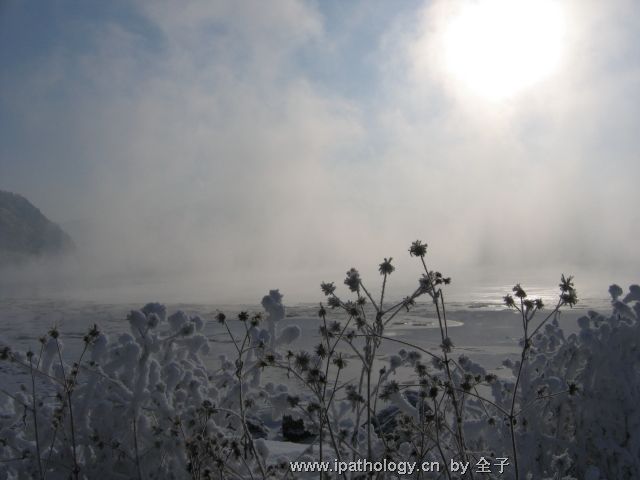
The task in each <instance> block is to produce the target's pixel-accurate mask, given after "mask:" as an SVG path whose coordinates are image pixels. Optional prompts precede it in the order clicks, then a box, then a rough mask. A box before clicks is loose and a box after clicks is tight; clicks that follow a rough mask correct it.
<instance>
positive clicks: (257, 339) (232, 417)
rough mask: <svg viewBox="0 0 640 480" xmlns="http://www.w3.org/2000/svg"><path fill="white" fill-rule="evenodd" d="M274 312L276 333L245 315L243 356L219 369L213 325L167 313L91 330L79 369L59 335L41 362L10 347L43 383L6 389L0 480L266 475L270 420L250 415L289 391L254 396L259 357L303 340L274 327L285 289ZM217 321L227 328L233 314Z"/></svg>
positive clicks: (141, 313) (135, 314) (0, 420)
mask: <svg viewBox="0 0 640 480" xmlns="http://www.w3.org/2000/svg"><path fill="white" fill-rule="evenodd" d="M263 303H264V304H265V308H267V311H268V312H269V316H268V318H267V321H266V323H267V327H266V328H262V327H261V317H260V316H253V317H251V318H249V315H248V314H247V313H246V312H242V313H240V315H239V321H240V322H242V323H243V324H244V325H245V329H244V332H245V333H244V335H242V337H241V338H239V339H236V338H233V336H232V338H233V340H234V343H235V344H236V347H237V348H238V356H237V358H236V359H235V361H234V360H230V359H227V358H224V357H223V358H220V368H219V369H217V370H215V371H213V372H211V371H207V369H206V368H205V366H204V364H203V361H202V356H203V355H206V354H208V353H209V350H210V347H209V342H208V340H207V338H206V337H205V336H204V335H203V334H202V333H201V332H202V328H203V326H204V321H203V320H202V319H201V318H200V317H198V316H195V317H190V316H188V315H186V314H185V313H184V312H181V311H178V312H176V313H174V314H173V315H170V316H167V314H166V310H165V307H164V306H162V305H159V304H148V305H146V306H145V307H143V308H142V309H141V310H137V311H132V312H131V313H130V314H129V316H128V323H129V330H130V332H129V333H122V334H120V335H119V336H116V337H114V338H110V337H108V336H107V335H105V334H104V333H102V332H100V330H99V329H98V327H96V326H94V327H93V328H91V329H90V330H89V332H88V333H87V335H86V336H85V337H84V349H83V351H82V353H81V355H80V358H79V359H78V361H77V362H74V363H71V364H69V363H67V362H65V361H63V353H62V350H63V343H62V341H61V339H60V338H59V332H58V331H57V330H56V329H52V330H51V331H50V332H49V333H48V335H46V336H45V337H42V338H41V341H40V343H41V348H40V351H39V352H38V353H37V354H36V353H34V352H27V353H26V354H22V353H19V352H14V351H12V350H11V349H10V348H9V347H7V346H5V347H4V348H3V349H2V350H1V352H0V353H1V357H2V358H3V359H4V360H7V361H11V362H13V363H14V364H15V365H18V366H20V367H22V369H23V370H24V371H26V372H27V373H29V374H30V375H31V379H32V384H31V385H30V386H29V387H30V388H26V387H23V389H22V390H21V391H18V392H13V393H11V392H5V393H6V394H7V395H6V396H5V397H4V398H3V404H2V415H1V417H0V478H6V477H7V476H9V477H16V478H43V477H45V476H46V478H49V479H55V478H65V479H66V478H69V477H72V478H163V479H164V478H185V477H187V476H191V477H193V478H231V477H233V476H236V477H239V478H243V477H245V476H246V474H247V472H249V471H251V472H252V474H253V471H255V472H257V473H258V474H259V476H261V477H265V476H266V475H267V474H268V472H267V467H266V466H265V462H264V458H261V455H265V454H266V450H265V448H264V445H263V443H260V442H259V441H257V440H254V438H253V435H251V433H250V430H251V429H255V428H259V425H260V423H259V420H258V419H257V418H251V417H250V415H249V413H248V411H251V410H255V406H256V405H257V404H258V403H264V402H269V401H270V399H271V397H276V399H275V401H274V403H276V401H277V397H278V396H279V395H281V394H282V392H281V391H277V392H276V391H273V392H271V393H270V392H269V389H264V390H261V391H260V393H259V394H258V393H257V391H256V389H255V388H252V386H251V385H259V384H260V373H261V369H259V368H257V367H256V365H257V361H256V360H254V361H250V360H249V352H251V353H252V354H253V352H254V351H255V349H257V348H260V347H261V346H264V344H265V343H266V344H269V345H276V344H278V345H279V344H286V343H287V342H290V341H293V340H294V339H295V337H296V332H297V333H298V334H299V329H297V327H293V328H288V329H284V330H283V331H282V332H278V330H277V328H276V327H275V323H276V322H278V321H279V320H280V319H281V318H282V317H283V316H284V309H283V307H282V304H281V296H280V295H279V293H278V292H277V291H272V292H270V295H269V296H267V297H265V300H264V301H263ZM218 320H219V321H220V322H221V323H223V324H226V319H225V318H224V315H222V314H221V315H219V316H218ZM278 333H279V335H278ZM229 335H231V331H230V330H229ZM263 339H264V340H265V342H263ZM245 361H246V364H245ZM245 407H246V408H245ZM249 407H254V408H249Z"/></svg>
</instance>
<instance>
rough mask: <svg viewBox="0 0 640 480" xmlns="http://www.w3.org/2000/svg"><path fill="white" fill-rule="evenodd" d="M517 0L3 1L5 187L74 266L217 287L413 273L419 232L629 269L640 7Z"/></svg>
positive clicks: (478, 262)
mask: <svg viewBox="0 0 640 480" xmlns="http://www.w3.org/2000/svg"><path fill="white" fill-rule="evenodd" d="M516 3H517V5H519V6H518V8H515V9H514V8H513V7H507V6H506V4H505V3H504V2H500V1H498V0H475V1H471V0H469V1H459V2H451V1H448V2H445V1H444V0H443V1H435V2H420V1H404V2H388V1H376V2H372V1H366V2H365V1H362V2H357V3H356V2H340V1H319V0H318V1H306V2H305V1H296V0H283V1H274V2H260V1H255V2H249V1H243V2H238V1H215V2H204V1H202V2H163V1H158V2H121V1H113V2H98V1H95V2H75V1H73V2H72V1H68V2H67V1H56V2H35V1H33V2H22V1H12V0H8V1H6V0H5V1H2V0H0V64H1V65H2V68H1V69H0V189H4V190H10V191H14V192H18V193H21V194H23V195H25V196H27V197H28V198H29V199H30V200H31V201H32V202H33V203H35V204H36V205H37V206H39V207H40V208H41V210H42V211H43V212H44V213H45V214H46V215H47V216H48V217H49V218H51V219H53V220H54V221H57V222H58V223H60V224H61V225H62V226H63V227H64V228H66V229H67V230H68V231H69V232H70V233H71V234H72V236H73V237H74V238H75V239H76V243H78V246H79V252H78V260H77V261H78V262H80V263H79V265H81V267H79V269H80V271H82V274H83V275H86V276H87V278H91V279H94V280H95V279H101V278H108V279H112V280H110V281H113V282H116V283H119V282H121V281H120V280H113V279H121V278H125V277H126V278H134V279H135V281H136V282H142V283H144V282H147V281H151V279H153V281H158V282H160V283H168V284H174V285H175V290H176V291H183V290H184V289H186V288H189V289H191V288H194V289H197V290H198V292H200V293H199V294H198V295H200V294H205V295H211V298H213V299H223V298H226V297H229V298H230V297H231V296H234V295H235V296H237V297H239V296H241V295H240V294H238V292H239V291H241V289H242V291H246V292H248V294H249V295H254V292H258V291H260V292H261V291H263V290H265V289H268V288H270V287H280V288H282V289H283V290H284V291H285V292H287V291H290V292H295V293H296V294H299V295H300V298H303V297H304V298H310V297H311V298H313V296H314V295H316V292H317V284H318V283H319V282H320V281H321V280H329V279H335V280H341V279H342V277H343V274H344V272H345V271H346V269H347V268H348V267H351V266H356V267H361V268H362V269H363V270H368V271H373V269H374V267H375V266H376V264H377V263H378V262H379V261H380V260H381V259H382V257H385V256H389V255H391V256H393V257H395V258H398V260H399V265H400V266H401V267H402V268H401V270H399V273H398V275H399V276H401V277H403V278H405V279H407V281H408V280H411V282H413V281H414V280H413V279H414V277H415V276H416V270H414V269H413V268H409V263H408V259H406V258H405V257H407V247H408V245H409V244H410V242H411V241H412V240H415V239H416V238H421V239H423V240H425V241H427V242H428V243H429V245H430V250H431V253H430V254H431V255H432V258H433V263H434V265H436V266H438V267H439V268H441V269H442V270H444V271H445V272H446V271H453V272H463V271H472V272H475V273H474V274H476V275H478V272H482V271H485V270H484V269H487V271H490V272H493V273H496V272H497V273H496V275H498V276H499V273H500V272H512V271H528V270H530V269H531V268H534V269H541V270H545V271H546V270H552V271H554V272H557V273H558V274H559V273H560V272H562V271H567V270H568V269H571V268H576V269H578V270H580V269H582V270H585V271H590V272H595V273H596V274H597V272H606V275H605V276H606V279H605V280H604V283H605V284H607V282H609V281H612V280H616V278H610V277H615V275H617V274H618V272H619V275H620V276H623V275H626V276H628V275H629V274H631V275H633V274H635V273H636V272H638V271H639V270H640V269H639V267H640V256H639V255H638V238H640V213H639V209H638V205H639V204H640V193H639V192H640V189H639V188H638V182H639V181H640V161H639V160H640V158H639V152H640V135H639V134H640V128H639V127H640V117H639V115H640V3H638V2H637V1H635V0H629V1H624V0H620V1H612V2H602V1H596V0H573V1H565V2H558V3H554V2H553V1H552V0H549V1H547V2H546V3H545V2H544V1H543V0H540V1H539V2H537V3H538V4H539V5H542V4H544V5H545V7H544V8H549V9H551V10H544V9H542V10H540V9H539V8H538V7H532V5H534V4H535V3H536V2H533V3H532V1H531V0H529V1H524V0H523V1H522V2H516ZM487 5H488V6H487ZM485 7H486V8H485ZM520 7H521V10H519V8H520ZM527 9H530V11H528V10H527ZM523 11H524V12H528V13H526V15H522V14H521V13H522V12H523ZM518 12H520V13H518ZM549 12H552V13H553V15H551V14H549ZM556 14H557V15H556ZM554 15H555V16H554ZM523 18H525V19H526V20H523ZM478 19H480V20H478ZM532 19H533V20H532ZM477 20H478V21H479V22H480V23H479V24H478V22H477ZM523 21H524V22H525V24H523V25H520V24H519V23H518V22H523ZM483 22H484V23H483ZM492 22H493V23H492ZM496 22H497V23H496ZM495 25H498V27H500V28H499V29H498V30H499V31H500V32H505V33H504V34H502V36H498V37H496V38H492V39H489V40H486V39H485V38H484V37H483V36H486V35H491V34H492V32H494V31H496V29H495V28H493V27H494V26H495ZM456 29H457V30H456ZM523 31H525V36H524V37H523V38H515V36H518V35H521V34H522V32H523ZM460 32H462V33H460ZM456 35H457V36H456ZM511 35H514V39H512V38H510V37H511ZM494 37H495V35H494ZM452 38H453V40H452ZM485 40H486V41H485ZM452 42H453V43H452ZM492 42H493V43H492ZM470 49H471V50H470ZM474 49H475V50H474ZM483 49H484V50H483ZM487 51H490V52H497V53H495V54H494V53H487ZM452 52H453V53H452ZM400 272H402V273H400ZM623 272H624V273H623ZM505 275H506V273H505ZM554 275H555V274H554ZM479 276H480V277H481V276H482V275H481V274H480V275H479ZM554 278H555V277H554ZM504 280H505V282H507V283H508V282H510V281H512V280H513V279H512V278H511V276H509V277H508V278H505V279H504ZM245 288H246V290H244V289H245ZM290 296H291V295H290Z"/></svg>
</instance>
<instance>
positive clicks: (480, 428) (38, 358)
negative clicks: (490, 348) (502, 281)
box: [0, 241, 640, 480]
mask: <svg viewBox="0 0 640 480" xmlns="http://www.w3.org/2000/svg"><path fill="white" fill-rule="evenodd" d="M409 253H410V255H411V256H413V257H416V258H417V260H418V262H419V265H420V269H421V276H420V278H419V281H418V285H417V287H416V289H415V290H414V291H413V292H412V293H410V294H409V295H408V296H406V297H405V298H404V299H402V300H400V301H397V302H389V301H388V300H387V299H386V298H385V296H386V290H387V283H388V280H389V278H390V276H391V274H393V273H394V272H395V267H394V265H393V264H392V259H391V258H385V259H384V260H383V261H382V262H381V263H380V265H379V268H378V270H379V273H380V275H381V277H382V280H381V288H380V292H379V296H378V295H376V294H375V292H374V291H373V290H371V289H369V287H367V286H365V283H364V281H363V279H362V278H361V276H360V273H359V272H358V270H356V269H355V268H352V269H350V270H349V271H348V272H347V274H346V278H345V280H344V284H345V285H346V287H347V288H348V290H349V292H350V297H349V298H344V297H341V296H339V295H338V289H337V287H336V286H335V284H334V283H323V284H322V285H321V289H322V292H323V293H324V295H325V296H326V304H321V305H320V307H319V309H318V321H319V337H318V343H317V344H316V345H315V346H314V347H313V348H312V349H311V350H310V351H306V350H298V349H296V348H295V347H294V346H293V345H294V344H295V341H296V340H297V339H298V337H300V335H301V329H300V328H299V327H298V326H295V325H290V326H287V327H284V328H281V327H280V325H281V321H282V320H283V319H284V318H285V308H284V306H283V304H282V295H281V294H280V293H279V292H278V291H277V290H272V291H270V292H269V294H268V295H266V296H265V297H264V298H263V300H262V306H263V308H264V310H265V312H266V315H263V314H260V313H258V314H251V313H249V312H240V313H239V314H238V315H237V317H236V318H233V319H231V318H228V317H227V316H226V315H224V314H223V313H219V314H218V315H217V316H216V319H215V320H217V322H218V323H219V328H222V329H223V331H224V332H226V335H227V336H228V338H229V341H230V343H231V345H232V351H233V353H232V354H231V355H230V356H224V355H222V356H219V358H218V360H219V361H218V364H217V368H214V369H208V368H206V367H205V361H204V358H205V356H206V355H208V354H209V353H210V345H209V341H208V339H207V338H206V336H205V335H204V334H203V328H204V320H203V319H201V318H200V317H198V316H189V315H187V314H185V313H184V312H180V311H178V312H176V313H174V314H173V315H167V312H166V309H165V307H163V306H162V305H159V304H148V305H146V306H145V307H143V308H142V309H140V310H137V311H133V312H131V313H130V314H129V316H128V318H127V320H128V326H129V333H121V334H119V335H115V336H107V335H106V334H105V333H103V332H101V331H100V329H99V328H98V327H97V326H94V327H92V328H91V329H90V330H89V331H88V333H87V335H86V336H85V337H84V339H83V344H82V346H83V348H82V351H81V353H80V355H79V358H78V359H77V360H76V361H75V362H68V361H65V358H66V357H65V355H64V350H63V343H62V340H61V338H60V333H59V331H58V330H57V329H56V328H52V329H51V331H50V332H49V333H48V334H47V335H46V336H44V337H42V339H41V342H40V348H39V351H38V352H27V353H26V354H22V353H20V352H16V351H13V350H12V349H11V348H10V347H9V346H4V347H0V359H1V360H4V361H8V362H12V364H13V365H14V366H17V367H18V368H20V369H22V371H23V373H25V374H26V375H27V378H28V382H27V383H26V384H25V385H24V386H23V387H21V389H20V390H19V391H15V392H14V391H8V390H6V389H4V390H3V393H4V394H5V395H4V396H3V397H2V398H3V400H2V402H0V478H25V479H26V478H40V479H44V478H47V479H56V478H69V477H71V478H76V479H78V478H106V477H108V478H140V479H142V478H197V479H206V478H216V479H227V478H237V479H240V478H242V479H245V478H246V479H258V478H261V479H267V478H301V477H300V476H299V475H300V474H299V473H297V474H293V473H292V472H291V471H290V470H289V469H288V467H289V464H288V462H289V461H290V460H329V461H330V460H333V459H337V460H339V461H352V460H359V459H368V460H370V461H377V460H381V459H387V460H393V461H411V462H418V463H422V462H426V461H437V462H440V463H441V464H448V461H449V460H450V459H454V460H457V461H462V462H469V463H470V465H471V466H473V465H475V464H476V462H478V461H479V460H480V459H481V458H482V457H486V458H492V459H494V460H497V459H499V458H505V459H507V458H508V459H509V460H510V461H511V465H510V466H509V467H508V468H507V469H506V470H505V472H504V475H500V476H499V477H500V478H516V479H519V478H525V477H526V478H545V479H546V478H554V479H560V478H563V479H570V478H585V479H589V480H598V479H601V478H623V479H632V478H639V477H640V461H639V460H638V459H639V458H640V413H639V411H638V409H636V408H635V402H636V399H637V398H638V396H639V394H640V381H639V380H640V358H639V356H640V349H639V348H638V347H639V345H638V342H639V339H640V326H639V324H640V322H639V319H640V287H637V286H632V287H631V288H630V292H629V294H628V295H626V296H624V297H623V291H622V289H621V288H620V287H618V286H615V285H614V286H612V287H611V288H610V293H611V296H612V299H613V300H612V307H613V314H612V315H611V316H610V317H605V316H603V315H601V314H598V313H595V312H589V314H588V315H587V316H585V317H582V318H581V319H580V320H579V327H580V330H579V332H578V333H577V334H572V335H569V336H567V337H565V334H564V333H563V330H562V329H561V328H560V324H559V322H558V318H559V313H560V311H561V309H562V308H564V307H571V306H573V305H575V303H576V302H577V294H576V291H575V289H574V286H573V282H572V278H571V277H564V276H563V277H562V278H561V282H560V292H559V297H558V301H557V303H556V304H555V306H554V307H553V308H552V309H551V310H549V311H548V313H547V312H545V310H544V305H543V304H542V301H541V300H539V299H535V298H530V297H529V296H528V295H527V294H526V292H525V291H524V289H523V288H522V287H521V286H520V285H516V286H515V287H514V288H513V291H512V293H510V294H509V295H507V296H505V297H504V301H505V304H506V306H508V307H510V308H512V309H513V310H515V311H516V312H517V314H518V316H519V319H520V320H521V322H522V330H523V337H522V340H521V344H520V346H521V354H520V357H519V359H518V361H511V360H505V364H506V365H507V366H509V367H510V368H511V372H512V373H513V377H512V378H499V377H497V376H496V375H493V374H490V373H488V372H487V371H486V370H485V369H484V368H483V367H482V366H481V365H479V364H478V363H476V362H474V361H472V360H471V359H469V358H468V357H466V356H465V355H456V354H455V350H456V349H455V345H454V342H453V340H452V338H451V336H450V334H449V333H450V332H449V325H448V322H447V313H446V304H445V299H444V287H445V286H446V285H447V284H449V283H450V279H449V278H448V277H445V276H444V275H442V274H441V273H439V272H437V271H433V270H431V269H429V268H428V266H427V261H426V254H427V246H426V244H424V243H422V242H420V241H416V242H414V243H413V244H412V245H411V247H410V249H409ZM420 298H426V299H427V301H428V304H430V305H432V308H433V312H434V313H435V315H436V317H437V320H438V327H439V334H440V341H439V343H440V346H439V348H437V349H434V350H429V349H427V348H425V347H424V345H420V344H417V343H411V342H408V341H405V340H402V339H399V338H394V337H390V336H389V335H388V334H387V328H388V326H389V324H390V322H391V321H393V319H394V318H396V317H397V316H398V315H400V314H402V312H404V311H409V310H411V309H412V308H413V307H414V305H415V304H416V302H417V301H419V299H420ZM334 316H335V317H336V318H335V319H333V318H332V317H334ZM383 343H387V344H391V345H394V346H397V347H398V350H397V352H396V353H395V354H391V355H389V356H388V357H385V358H382V357H381V356H380V354H379V352H380V348H381V346H382V345H383ZM208 364H210V363H208ZM348 368H351V370H349V372H351V371H352V370H353V369H354V368H355V371H356V372H357V374H358V375H357V378H356V381H355V382H354V381H351V379H350V377H351V376H352V374H351V373H349V374H347V373H346V371H347V369H348ZM283 375H284V376H285V377H286V379H287V380H286V381H285V382H284V383H277V382H272V381H270V380H272V379H275V378H282V376H283ZM266 424H268V425H270V426H271V427H272V428H271V429H269V427H268V426H266ZM283 438H284V440H288V441H290V442H304V443H305V444H306V447H308V448H305V449H304V451H303V453H302V454H298V455H297V456H296V458H294V456H293V455H292V454H290V455H289V456H288V457H286V456H276V455H274V454H272V453H271V452H270V448H269V443H268V442H267V441H268V440H274V439H276V440H282V439H283ZM105 472H108V473H105ZM312 475H313V476H314V477H316V478H317V477H319V478H321V479H322V478H328V477H327V475H326V474H323V473H318V472H317V473H314V474H312ZM341 475H342V477H341V478H344V479H349V478H351V479H355V478H359V477H358V475H359V474H358V473H353V472H344V473H342V474H341ZM442 475H443V476H446V477H447V478H449V479H451V478H457V477H456V475H458V474H457V473H452V472H450V471H448V470H446V469H445V470H444V471H443V472H442ZM105 476H106V477H105ZM414 476H415V478H420V474H417V473H416V474H415V475H414ZM465 476H466V477H468V478H474V473H473V468H470V469H469V470H468V471H467V473H466V474H465ZM481 476H482V477H483V478H486V475H481ZM377 477H378V478H388V477H386V476H385V475H384V474H378V475H377Z"/></svg>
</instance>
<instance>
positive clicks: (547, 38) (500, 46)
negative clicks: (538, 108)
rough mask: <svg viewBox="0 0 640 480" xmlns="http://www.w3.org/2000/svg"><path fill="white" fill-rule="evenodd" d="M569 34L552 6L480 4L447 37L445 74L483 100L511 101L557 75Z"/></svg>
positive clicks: (533, 0) (481, 0)
mask: <svg viewBox="0 0 640 480" xmlns="http://www.w3.org/2000/svg"><path fill="white" fill-rule="evenodd" d="M564 31H565V21H564V14H563V11H562V9H561V7H560V5H558V4H557V3H556V2H555V1H553V0H478V1H476V2H474V3H472V4H470V5H468V6H467V7H465V8H464V9H463V10H461V11H460V13H459V14H458V15H456V16H455V17H453V18H452V19H451V21H450V23H449V25H448V27H447V29H446V31H445V38H444V46H445V52H444V53H445V61H446V68H447V70H448V71H449V73H450V74H452V75H453V77H454V78H456V80H457V81H459V82H461V83H462V84H465V85H466V86H467V87H468V88H470V89H472V90H473V91H475V92H476V93H477V94H479V95H482V96H484V97H487V98H492V99H500V98H505V97H509V96H512V95H514V94H515V93H518V92H520V91H522V90H523V89H525V88H526V87H529V86H531V85H532V84H534V83H536V82H537V81H539V80H542V79H544V78H546V77H548V76H549V75H551V74H552V73H553V72H554V71H555V70H556V69H557V67H558V65H559V63H560V58H561V56H562V45H563V36H564Z"/></svg>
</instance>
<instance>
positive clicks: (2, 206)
mask: <svg viewBox="0 0 640 480" xmlns="http://www.w3.org/2000/svg"><path fill="white" fill-rule="evenodd" d="M74 248H75V245H74V243H73V240H71V237H69V235H67V234H66V233H65V232H64V231H63V230H62V228H60V227H59V226H58V225H56V224H55V223H53V222H52V221H50V220H49V219H48V218H47V217H45V216H44V215H43V214H42V212H40V210H38V209H37V208H36V207H35V206H33V204H32V203H31V202H29V200H27V199H26V198H24V197H22V196H21V195H18V194H15V193H11V192H5V191H2V190H0V265H2V264H8V263H19V262H22V261H25V260H28V259H32V258H38V257H48V256H55V255H60V254H64V253H68V252H70V251H72V250H73V249H74Z"/></svg>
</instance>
